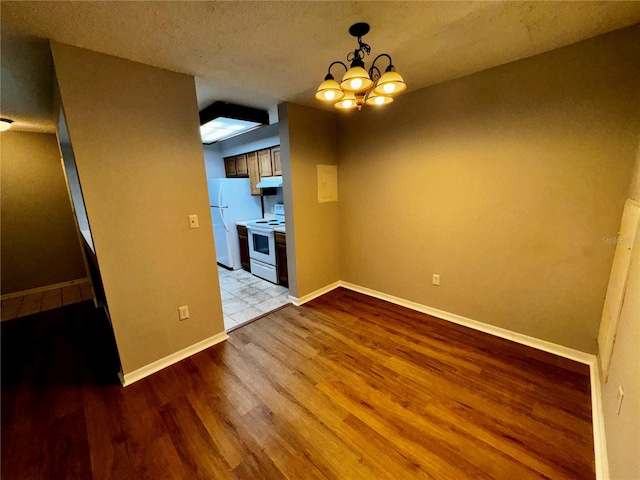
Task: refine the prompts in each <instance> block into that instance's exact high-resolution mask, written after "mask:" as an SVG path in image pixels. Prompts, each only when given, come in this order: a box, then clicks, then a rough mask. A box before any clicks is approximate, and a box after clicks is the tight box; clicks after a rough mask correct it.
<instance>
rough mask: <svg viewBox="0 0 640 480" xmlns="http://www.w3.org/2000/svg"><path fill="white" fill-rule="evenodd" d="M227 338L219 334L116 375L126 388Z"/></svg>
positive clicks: (222, 333)
mask: <svg viewBox="0 0 640 480" xmlns="http://www.w3.org/2000/svg"><path fill="white" fill-rule="evenodd" d="M228 338H229V336H228V335H227V332H220V333H218V334H217V335H214V336H213V337H209V338H205V339H204V340H202V341H200V342H198V343H195V344H193V345H191V346H189V347H187V348H183V349H182V350H180V351H178V352H175V353H172V354H171V355H167V356H166V357H164V358H161V359H160V360H156V361H155V362H152V363H150V364H149V365H145V366H144V367H141V368H138V369H137V370H134V371H133V372H131V373H125V374H122V372H120V373H119V374H118V376H119V377H120V383H122V386H123V387H128V386H129V385H131V384H132V383H134V382H137V381H138V380H142V379H143V378H145V377H148V376H149V375H151V374H153V373H156V372H158V371H160V370H162V369H163V368H167V367H169V366H171V365H173V364H174V363H177V362H179V361H180V360H184V359H185V358H187V357H190V356H191V355H195V354H196V353H198V352H201V351H202V350H206V349H207V348H209V347H212V346H214V345H217V344H218V343H221V342H224V341H225V340H227V339H228Z"/></svg>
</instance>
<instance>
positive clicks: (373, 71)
mask: <svg viewBox="0 0 640 480" xmlns="http://www.w3.org/2000/svg"><path fill="white" fill-rule="evenodd" d="M374 73H375V74H376V75H377V76H376V77H375V78H374V76H373V74H374ZM381 76H382V73H381V72H380V69H379V68H378V67H376V66H374V65H371V68H370V69H369V77H370V78H371V80H373V81H374V82H375V81H376V80H378V78H380V77H381Z"/></svg>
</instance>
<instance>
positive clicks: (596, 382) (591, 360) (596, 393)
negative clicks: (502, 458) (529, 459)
mask: <svg viewBox="0 0 640 480" xmlns="http://www.w3.org/2000/svg"><path fill="white" fill-rule="evenodd" d="M340 286H341V287H344V288H347V289H349V290H353V291H354V292H358V293H362V294H364V295H369V296H370V297H375V298H379V299H380V300H386V301H387V302H391V303H394V304H396V305H400V306H402V307H406V308H409V309H411V310H415V311H417V312H421V313H426V314H427V315H432V316H434V317H438V318H441V319H442V320H447V321H449V322H452V323H456V324H458V325H462V326H464V327H468V328H471V329H473V330H478V331H480V332H484V333H488V334H490V335H494V336H496V337H500V338H504V339H506V340H511V341H512V342H515V343H519V344H521V345H526V346H528V347H532V348H535V349H537V350H542V351H544V352H547V353H552V354H554V355H558V356H559V357H563V358H567V359H569V360H574V361H576V362H579V363H583V364H586V365H589V378H590V383H591V415H592V423H593V445H594V457H595V464H596V479H597V480H608V478H609V462H608V459H607V446H606V440H605V431H604V415H603V411H602V390H601V385H600V372H599V370H598V360H597V357H596V356H595V355H592V354H589V353H585V352H581V351H579V350H575V349H573V348H568V347H564V346H562V345H557V344H555V343H551V342H547V341H545V340H540V339H539V338H535V337H530V336H528V335H524V334H522V333H517V332H512V331H511V330H506V329H504V328H500V327H495V326H493V325H488V324H486V323H483V322H479V321H477V320H472V319H470V318H467V317H463V316H461V315H457V314H455V313H450V312H446V311H444V310H439V309H437V308H433V307H428V306H426V305H422V304H420V303H416V302H411V301H409V300H405V299H403V298H399V297H394V296H393V295H388V294H386V293H383V292H379V291H377V290H372V289H370V288H367V287H362V286H360V285H355V284H353V283H349V282H343V281H341V282H340ZM334 288H335V287H334ZM330 290H332V289H330ZM327 291H329V290H327ZM314 293H315V292H314ZM314 298H315V297H314ZM309 300H311V299H309Z"/></svg>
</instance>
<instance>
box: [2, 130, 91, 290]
mask: <svg viewBox="0 0 640 480" xmlns="http://www.w3.org/2000/svg"><path fill="white" fill-rule="evenodd" d="M0 142H1V148H0V150H1V152H2V162H1V163H2V172H1V173H2V212H1V215H2V239H1V242H2V294H3V295H4V294H8V293H15V292H20V291H23V290H28V289H31V288H37V287H42V286H47V285H52V284H55V283H60V282H66V281H69V280H77V279H80V278H85V277H86V276H87V274H86V272H85V267H84V261H83V260H82V253H81V251H80V243H79V240H78V234H77V231H76V226H75V222H74V219H73V213H72V211H71V203H70V201H69V194H68V192H67V187H66V184H65V179H64V172H63V170H62V163H61V161H60V150H59V149H58V143H57V140H56V136H55V135H53V134H45V133H27V132H14V131H8V132H3V133H2V134H0Z"/></svg>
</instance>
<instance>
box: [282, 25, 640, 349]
mask: <svg viewBox="0 0 640 480" xmlns="http://www.w3.org/2000/svg"><path fill="white" fill-rule="evenodd" d="M398 68H401V66H400V65H398ZM406 80H407V81H408V82H411V79H410V78H407V79H406ZM638 85H640V28H639V27H635V28H632V29H626V30H623V31H619V32H616V33H613V34H609V35H606V36H602V37H598V38H595V39H591V40H587V41H585V42H581V43H578V44H575V45H573V46H569V47H566V48H563V49H560V50H556V51H553V52H550V53H546V54H543V55H539V56H536V57H532V58H529V59H525V60H522V61H518V62H515V63H511V64H508V65H504V66H501V67H498V68H495V69H492V70H488V71H485V72H480V73H477V74H474V75H470V76H467V77H464V78H461V79H458V80H454V81H450V82H447V83H443V84H440V85H436V86H433V87H429V88H425V89H422V90H419V91H416V92H413V93H410V94H406V95H404V96H401V97H399V98H398V100H397V101H396V102H395V103H394V104H392V105H390V106H388V107H386V108H384V109H382V110H379V111H376V110H374V109H372V108H367V109H366V110H363V111H362V112H350V113H349V114H348V115H345V116H344V120H343V122H342V124H341V130H340V172H339V175H340V194H341V197H340V238H341V254H340V258H341V277H342V280H345V281H348V282H352V283H355V284H357V285H361V286H365V287H368V288H371V289H374V290H378V291H382V292H385V293H387V294H391V295H395V296H398V297H401V298H404V299H407V300H411V301H414V302H418V303H420V304H424V305H428V306H431V307H435V308H438V309H442V310H445V311H449V312H453V313H456V314H459V315H463V316H465V317H469V318H472V319H475V320H479V321H481V322H484V323H487V324H492V325H495V326H498V327H502V328H506V329H509V330H512V331H515V332H520V333H523V334H526V335H530V336H533V337H536V338H540V339H543V340H547V341H550V342H554V343H557V344H560V345H565V346H568V347H571V348H576V349H579V350H582V351H586V352H590V353H594V352H595V351H596V343H595V339H596V336H597V332H598V324H599V320H600V314H601V311H602V305H603V299H604V295H605V291H606V286H607V280H608V275H609V270H610V268H611V261H612V258H613V253H614V245H611V244H605V243H603V242H602V237H605V236H615V233H616V232H617V228H618V225H619V221H620V215H621V212H622V207H623V203H624V200H625V197H626V195H627V190H628V188H629V179H630V175H631V171H632V167H633V163H634V159H635V150H636V146H637V138H638V137H637V134H638V129H639V128H640V108H639V107H640V103H639V101H640V98H639V97H640V95H639V93H640V92H639V88H638ZM294 185H295V183H294ZM434 273H437V274H440V276H441V286H439V287H438V286H433V285H432V284H431V275H432V274H434Z"/></svg>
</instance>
